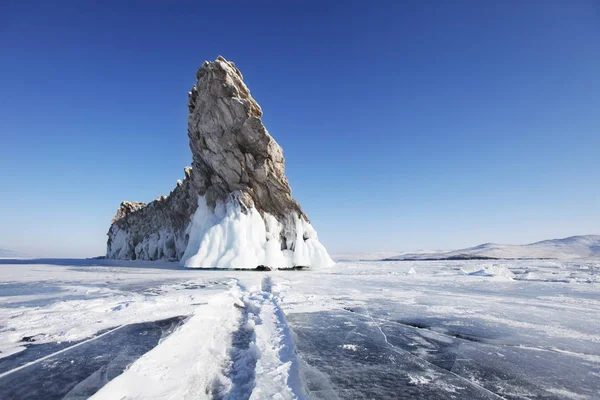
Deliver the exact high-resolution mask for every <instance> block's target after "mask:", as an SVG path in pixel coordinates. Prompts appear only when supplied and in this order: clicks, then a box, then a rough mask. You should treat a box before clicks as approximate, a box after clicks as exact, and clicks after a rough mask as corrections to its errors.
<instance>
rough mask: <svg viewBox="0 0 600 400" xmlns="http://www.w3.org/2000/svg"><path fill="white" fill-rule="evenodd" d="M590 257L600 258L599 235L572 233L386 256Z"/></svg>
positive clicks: (437, 258)
mask: <svg viewBox="0 0 600 400" xmlns="http://www.w3.org/2000/svg"><path fill="white" fill-rule="evenodd" d="M590 257H600V235H582V236H571V237H568V238H564V239H552V240H544V241H541V242H536V243H531V244H525V245H509V244H495V243H485V244H481V245H479V246H475V247H469V248H467V249H461V250H454V251H447V252H444V251H439V252H419V253H405V254H401V255H397V256H394V257H388V258H386V259H388V260H406V261H410V260H447V259H477V258H480V259H485V258H492V259H493V258H500V259H519V258H520V259H524V258H530V259H535V258H541V259H559V260H569V259H577V258H590Z"/></svg>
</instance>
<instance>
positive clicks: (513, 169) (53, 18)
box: [0, 0, 600, 256]
mask: <svg viewBox="0 0 600 400" xmlns="http://www.w3.org/2000/svg"><path fill="white" fill-rule="evenodd" d="M95 3H97V4H95ZM599 4H600V3H598V2H597V1H595V0H587V1H586V0H582V1H577V0H576V1H568V0H564V1H535V0H531V1H475V0H474V1H421V0H415V1H389V2H384V1H330V2H328V1H315V2H313V1H304V0H303V1H275V0H271V1H241V0H240V1H235V0H233V1H223V2H215V1H212V2H198V1H195V2H192V1H190V2H185V1H159V0H145V1H105V2H90V1H72V2H64V1H57V2H50V1H39V2H31V1H26V0H22V1H11V0H8V1H3V2H2V6H1V9H0V50H1V56H0V59H1V62H0V139H1V142H0V171H1V173H0V190H1V196H0V248H2V247H4V248H10V249H13V250H17V251H21V252H26V253H29V254H31V255H40V256H94V255H100V254H103V253H104V251H105V245H106V231H107V230H108V227H109V224H110V219H111V218H112V217H113V215H114V213H115V211H116V209H117V207H118V205H119V204H120V202H121V201H122V200H139V201H151V200H153V199H154V198H156V197H157V196H159V195H163V194H168V193H169V191H170V190H171V189H172V188H174V187H175V181H176V180H177V179H180V178H182V177H183V167H184V166H185V165H189V164H190V163H191V153H190V151H189V148H188V143H187V132H186V127H187V121H186V119H187V106H186V101H187V91H188V90H189V89H190V87H191V86H192V84H193V83H194V77H195V72H196V69H197V68H198V67H199V66H200V64H201V63H202V62H203V61H204V60H213V59H215V58H216V56H217V55H219V54H220V55H223V56H224V57H226V58H227V59H229V60H232V61H234V62H235V63H236V65H237V66H238V67H239V68H240V69H241V71H242V73H243V74H244V78H245V81H246V83H247V85H248V86H249V88H250V90H251V91H252V94H253V95H254V97H255V98H256V99H257V101H258V102H259V103H260V104H261V106H262V108H263V110H264V119H263V120H264V123H265V124H266V126H267V129H269V131H270V132H271V134H272V135H273V137H274V138H275V139H276V140H277V141H278V142H279V144H280V145H281V146H282V147H283V149H284V155H285V157H286V160H287V175H288V178H289V180H290V183H291V185H292V188H293V194H294V196H295V197H296V198H297V199H298V200H299V202H300V204H301V205H302V206H303V208H304V209H305V211H306V212H307V214H308V215H309V217H310V218H311V220H312V222H313V224H314V225H315V227H316V228H317V231H318V232H319V236H320V238H321V240H322V241H323V242H324V243H325V245H326V246H327V247H328V248H329V250H330V251H331V252H333V253H336V252H356V251H388V250H389V251H393V250H414V249H421V248H428V249H433V248H456V247H462V246H469V245H475V244H478V243H481V242H488V241H495V242H502V243H525V242H530V241H535V240H541V239H546V238H554V237H563V236H568V235H573V234H586V233H600V5H599Z"/></svg>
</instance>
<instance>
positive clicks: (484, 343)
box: [0, 259, 600, 399]
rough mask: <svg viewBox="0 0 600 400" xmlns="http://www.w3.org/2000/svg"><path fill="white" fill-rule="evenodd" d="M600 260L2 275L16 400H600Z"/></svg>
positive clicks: (16, 264)
mask: <svg viewBox="0 0 600 400" xmlns="http://www.w3.org/2000/svg"><path fill="white" fill-rule="evenodd" d="M598 315H600V260H598V259H596V260H592V259H582V260H577V261H551V260H514V261H495V260H493V261H432V262H423V261H420V262H418V261H412V262H402V261H390V262H376V261H369V262H358V261H347V262H339V263H338V264H337V265H336V266H335V267H333V268H332V269H331V270H324V271H273V272H256V271H226V270H194V269H184V268H180V267H178V266H176V264H173V263H160V262H155V263H153V262H147V263H143V262H123V261H115V260H38V261H27V260H12V261H9V260H0V351H1V352H2V353H0V398H2V399H5V398H6V399H13V398H14V399H27V398H31V399H63V398H65V399H81V398H88V397H90V396H93V398H94V399H186V398H217V399H266V398H269V399H270V398H275V399H293V398H299V399H304V398H316V399H336V398H341V399H363V398H377V399H386V398H387V399H396V398H413V397H414V398H439V399H450V398H455V399H464V398H470V399H499V398H507V399H517V398H519V399H520V398H544V399H548V398H556V399H563V398H565V399H597V398H600V319H599V317H598Z"/></svg>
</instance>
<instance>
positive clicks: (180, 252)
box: [107, 57, 333, 268]
mask: <svg viewBox="0 0 600 400" xmlns="http://www.w3.org/2000/svg"><path fill="white" fill-rule="evenodd" d="M196 78H197V82H196V84H195V85H194V87H193V88H192V90H191V91H190V93H189V111H190V114H189V117H188V136H189V140H190V148H191V150H192V155H193V162H192V168H191V169H190V168H186V170H185V172H186V176H185V179H184V180H183V182H178V185H177V188H176V189H175V190H173V191H172V192H171V194H170V195H169V196H168V197H161V198H159V199H157V200H155V201H153V202H151V203H149V204H147V205H146V204H143V203H133V202H124V203H122V204H121V207H120V208H119V210H118V211H117V215H116V216H115V218H114V219H113V221H112V226H111V228H110V230H109V233H108V236H109V239H108V247H107V256H108V257H110V258H122V259H144V260H156V259H177V260H181V261H182V263H183V264H184V265H186V266H189V267H224V268H254V267H256V266H258V265H267V266H270V267H274V268H282V267H291V266H310V267H327V266H330V265H332V264H333V262H332V261H331V259H330V258H329V255H328V254H327V251H326V250H325V248H324V247H323V246H322V245H321V244H320V243H319V241H318V239H317V235H316V232H315V231H314V229H313V228H312V226H311V224H310V222H309V221H308V218H307V216H306V215H305V214H304V213H303V212H302V209H301V208H300V205H299V204H298V203H297V202H296V201H295V200H294V199H293V198H292V196H291V189H290V186H289V183H288V181H287V178H286V177H285V173H284V158H283V152H282V149H281V147H280V146H279V145H278V144H277V143H276V142H275V140H274V139H273V138H272V137H271V136H270V135H269V133H268V132H267V130H266V129H265V127H264V126H263V124H262V122H261V116H262V110H261V108H260V106H259V105H258V103H256V101H255V100H254V99H253V98H252V96H251V95H250V91H249V90H248V88H247V87H246V85H245V84H244V82H243V80H242V74H241V73H240V71H239V70H238V69H237V68H236V67H235V65H234V64H233V63H232V62H228V61H226V60H225V59H224V58H222V57H218V58H217V60H215V61H214V62H205V63H204V64H203V65H202V67H201V68H200V69H199V70H198V72H197V75H196Z"/></svg>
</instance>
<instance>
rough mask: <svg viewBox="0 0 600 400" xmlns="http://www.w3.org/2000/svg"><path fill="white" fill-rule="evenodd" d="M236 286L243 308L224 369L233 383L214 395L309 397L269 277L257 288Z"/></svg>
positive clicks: (255, 397)
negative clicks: (225, 391) (240, 294)
mask: <svg viewBox="0 0 600 400" xmlns="http://www.w3.org/2000/svg"><path fill="white" fill-rule="evenodd" d="M238 287H239V288H240V289H241V290H242V292H243V295H242V301H243V303H244V309H243V310H242V317H241V319H240V325H239V327H238V330H237V331H236V332H234V333H233V336H232V343H233V347H232V348H231V350H230V352H229V356H230V363H229V365H230V367H229V368H228V370H226V371H225V375H226V376H227V377H228V378H229V379H230V380H231V383H232V387H231V390H230V391H229V392H228V393H227V394H224V395H223V396H219V397H216V398H219V399H244V400H246V399H250V400H257V399H264V398H274V397H276V398H278V399H282V400H284V399H290V400H292V399H308V395H307V392H306V389H305V387H304V383H303V380H302V378H301V373H300V362H299V360H298V357H297V355H296V352H295V346H294V342H293V339H292V335H291V331H290V328H289V326H288V324H287V321H286V319H285V315H284V313H283V311H282V310H281V308H280V306H279V303H278V298H277V296H275V295H274V294H273V293H272V280H271V277H268V276H267V277H265V278H264V279H263V280H262V283H261V288H260V290H257V291H253V292H249V291H248V290H247V289H246V288H244V287H243V286H242V285H240V284H239V282H238Z"/></svg>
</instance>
